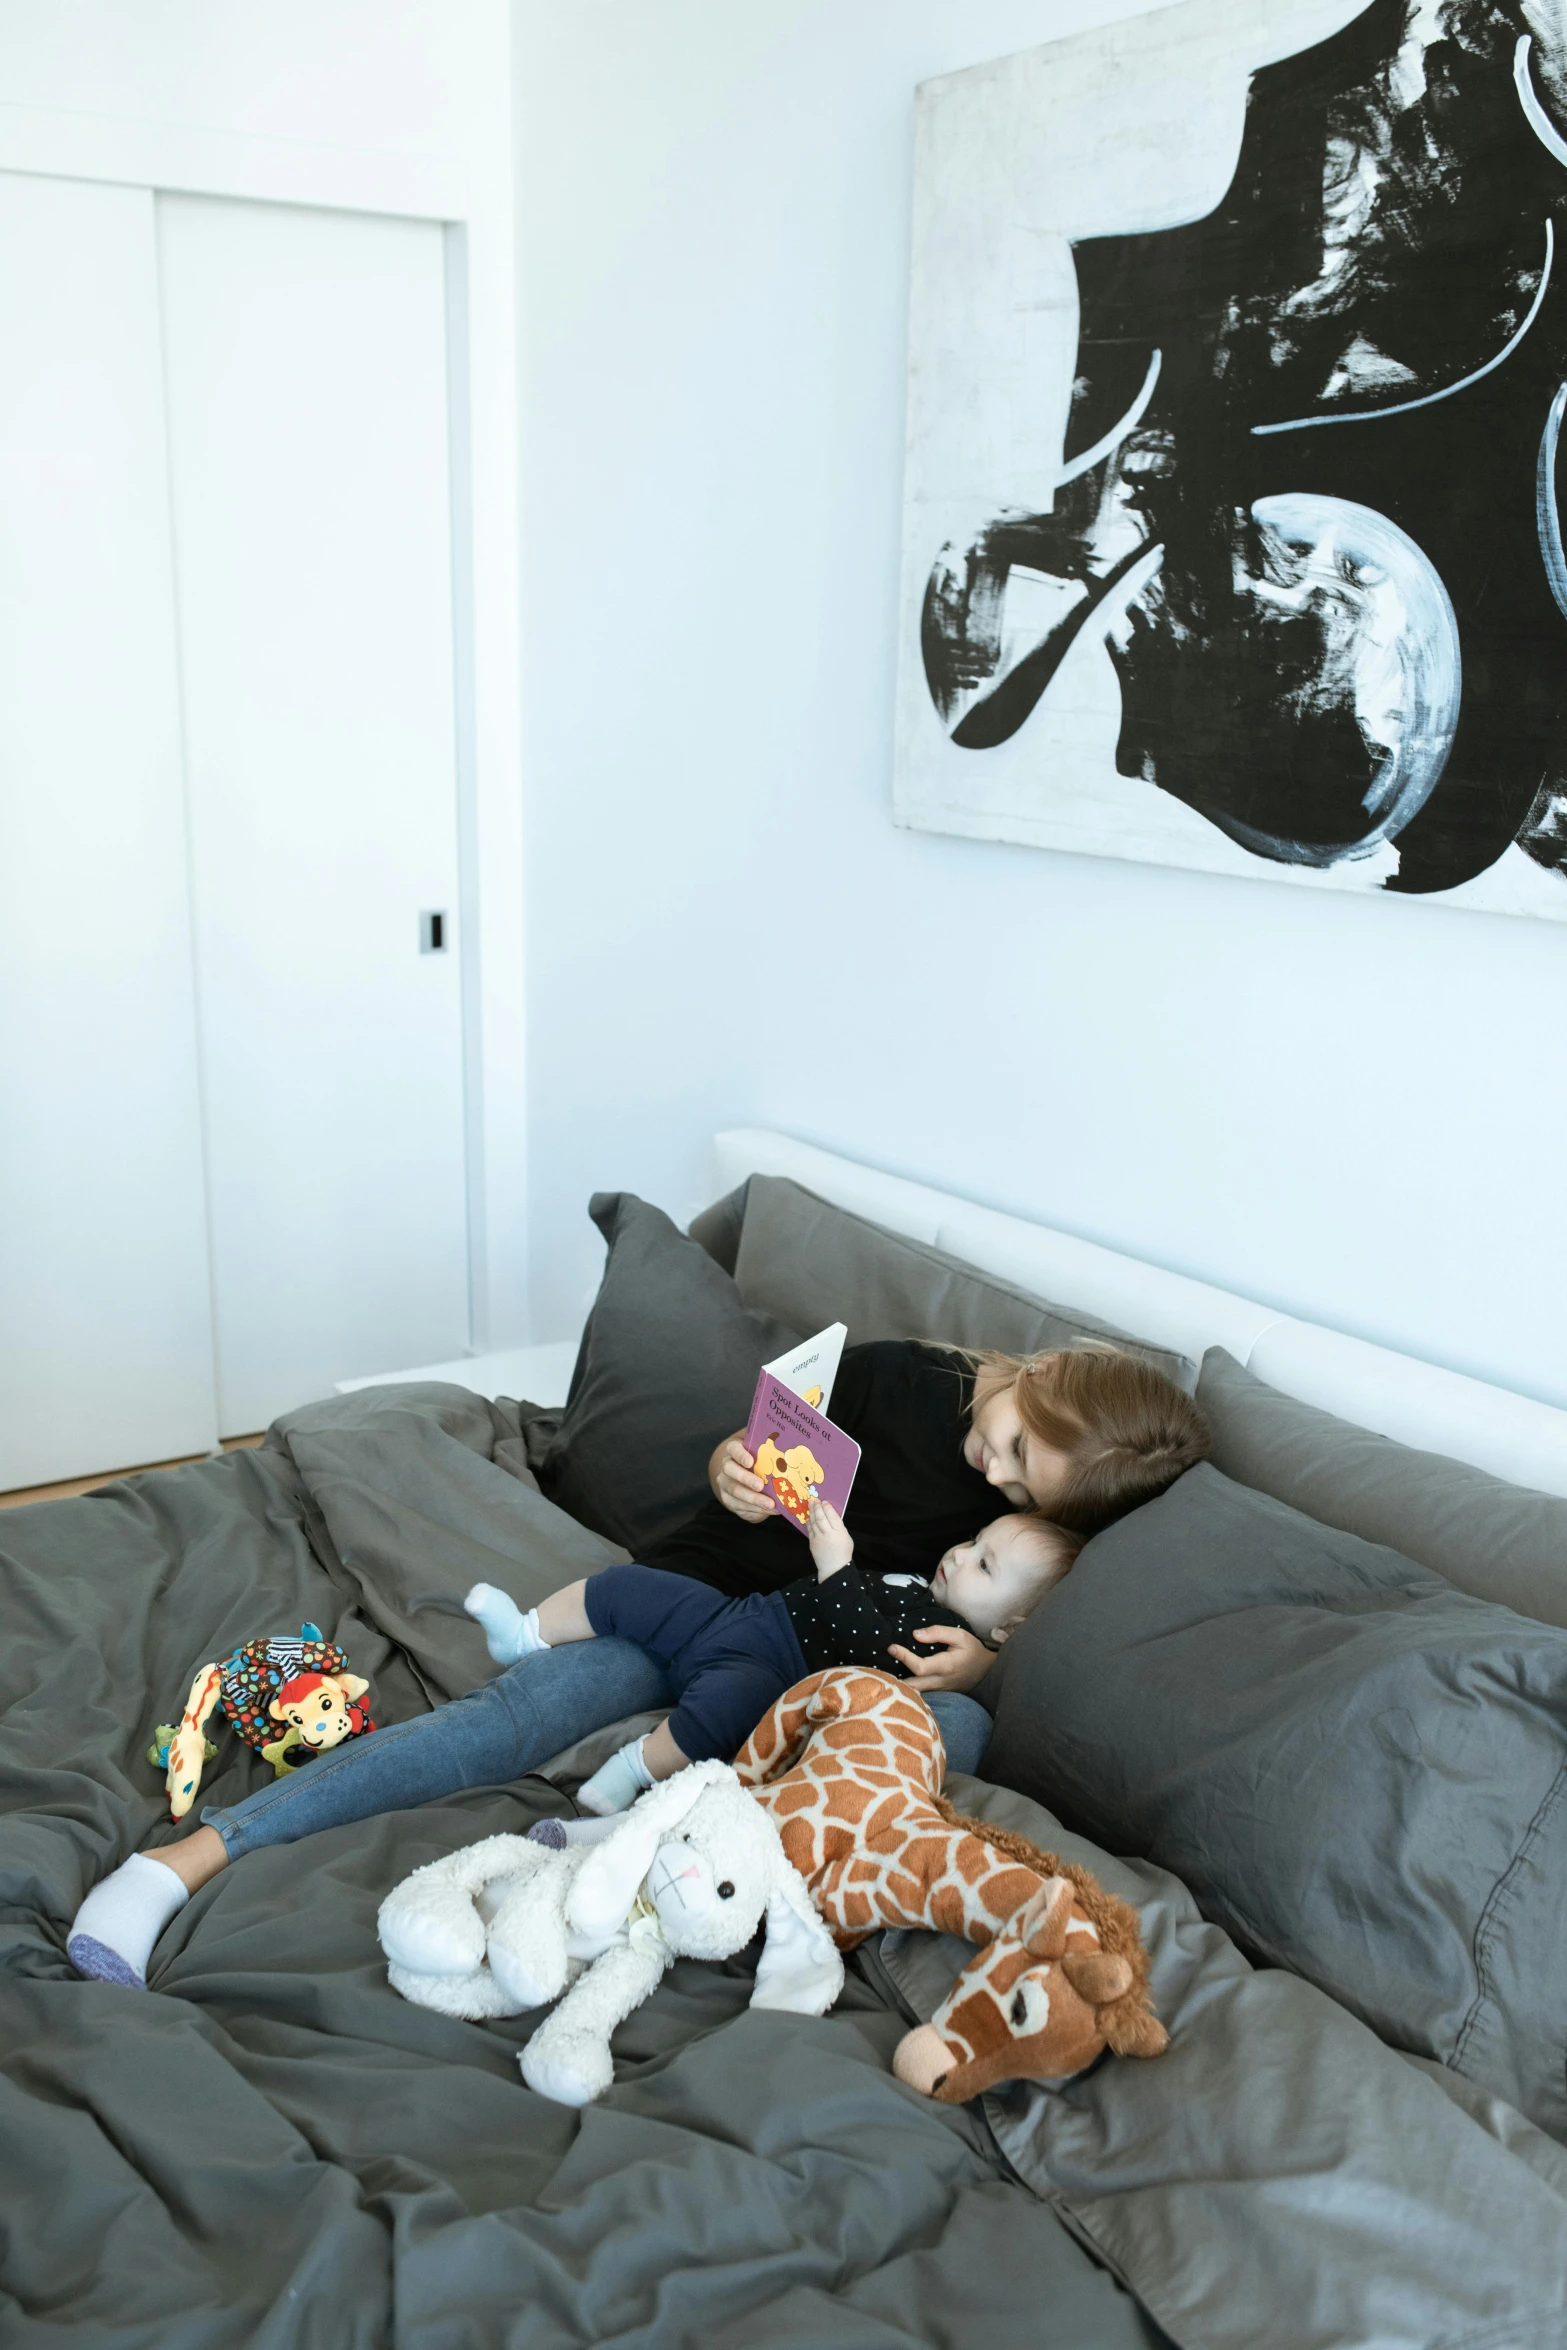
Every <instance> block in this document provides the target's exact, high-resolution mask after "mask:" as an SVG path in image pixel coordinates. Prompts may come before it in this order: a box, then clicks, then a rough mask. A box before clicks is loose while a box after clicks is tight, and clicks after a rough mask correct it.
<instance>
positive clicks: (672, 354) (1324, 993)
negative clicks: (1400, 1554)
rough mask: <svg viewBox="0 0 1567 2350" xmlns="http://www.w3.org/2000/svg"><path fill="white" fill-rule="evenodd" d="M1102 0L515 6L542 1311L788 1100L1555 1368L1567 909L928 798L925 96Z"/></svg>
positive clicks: (1096, 8) (1186, 1262) (852, 1148)
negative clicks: (912, 421)
mask: <svg viewBox="0 0 1567 2350" xmlns="http://www.w3.org/2000/svg"><path fill="white" fill-rule="evenodd" d="M1120 13H1128V12H1127V11H1122V10H1119V9H1117V8H1116V7H1114V6H1113V5H1111V4H1106V0H1098V4H1097V5H1096V4H1095V0H755V4H754V5H746V6H743V7H737V6H735V5H734V0H517V5H516V13H515V17H514V25H515V47H516V70H517V85H518V181H519V196H520V214H519V218H520V224H521V238H520V261H521V271H522V276H521V285H522V303H523V306H522V312H521V319H522V326H521V333H522V354H523V356H522V371H523V372H522V449H523V519H524V549H525V554H524V590H523V593H524V775H525V796H526V810H527V815H526V823H527V886H528V904H529V938H530V976H529V1013H530V1072H531V1155H532V1184H533V1248H534V1283H535V1297H536V1309H535V1335H536V1336H539V1337H544V1336H549V1335H552V1334H555V1333H557V1332H558V1331H560V1330H563V1329H566V1328H568V1327H570V1326H572V1324H573V1321H574V1317H575V1316H576V1315H577V1314H578V1313H579V1311H580V1308H581V1304H582V1301H583V1299H584V1297H585V1295H586V1294H587V1292H588V1291H589V1289H590V1287H591V1284H592V1281H593V1279H594V1278H595V1274H596V1267H597V1264H598V1261H599V1250H598V1244H597V1241H596V1237H595V1236H594V1234H593V1233H592V1231H591V1228H590V1227H589V1225H588V1223H587V1221H586V1217H585V1215H584V1203H585V1200H586V1197H587V1194H588V1193H589V1191H590V1190H592V1189H593V1188H594V1187H595V1186H619V1185H629V1186H631V1187H633V1188H635V1189H636V1190H638V1191H641V1192H642V1193H644V1194H645V1195H647V1196H650V1197H652V1198H654V1199H656V1200H658V1201H660V1202H661V1203H662V1204H663V1205H665V1206H666V1207H668V1208H669V1209H670V1210H671V1211H672V1212H674V1213H676V1214H684V1213H685V1212H687V1211H689V1210H691V1209H692V1208H694V1207H695V1206H696V1205H697V1204H698V1203H699V1202H700V1201H701V1199H702V1198H703V1196H704V1193H705V1191H706V1189H707V1188H708V1175H707V1163H706V1138H707V1136H708V1135H709V1133H710V1132H711V1131H712V1130H713V1129H715V1128H717V1127H719V1126H723V1125H733V1124H741V1123H757V1124H764V1125H772V1126H777V1127H781V1128H783V1129H785V1130H787V1131H789V1132H792V1133H795V1134H799V1135H802V1136H804V1137H806V1138H808V1139H810V1140H813V1141H816V1142H819V1143H823V1144H825V1145H827V1146H829V1147H831V1148H833V1149H836V1150H839V1151H842V1152H845V1153H848V1154H849V1155H851V1156H857V1157H860V1158H863V1159H866V1160H869V1161H872V1162H874V1163H876V1164H878V1165H881V1166H884V1167H887V1168H890V1169H893V1170H895V1171H897V1172H899V1173H902V1174H905V1175H909V1176H913V1177H917V1178H920V1179H922V1180H924V1181H927V1182H931V1183H935V1184H938V1185H942V1186H946V1187H949V1188H951V1189H953V1190H957V1191H961V1192H964V1193H968V1194H970V1195H972V1196H973V1197H975V1198H977V1199H979V1200H982V1201H986V1202H989V1203H991V1204H993V1205H996V1206H999V1207H1004V1208H1009V1209H1012V1210H1014V1211H1017V1212H1019V1213H1022V1214H1025V1215H1030V1216H1035V1217H1039V1218H1042V1219H1045V1220H1048V1221H1051V1222H1055V1223H1058V1224H1061V1225H1063V1226H1065V1227H1066V1228H1068V1229H1069V1230H1072V1231H1075V1232H1079V1233H1082V1234H1086V1235H1088V1236H1090V1237H1092V1238H1095V1239H1099V1240H1103V1241H1107V1242H1109V1243H1110V1244H1112V1245H1114V1246H1117V1247H1120V1248H1124V1249H1128V1250H1131V1251H1133V1252H1135V1253H1139V1254H1142V1255H1146V1256H1148V1257H1151V1258H1154V1259H1156V1260H1157V1261H1158V1262H1160V1263H1162V1264H1165V1265H1169V1266H1172V1267H1176V1268H1178V1269H1180V1270H1183V1271H1186V1272H1190V1273H1194V1274H1198V1275H1202V1276H1205V1277H1206V1278H1208V1279H1210V1280H1213V1281H1216V1282H1219V1283H1222V1284H1224V1285H1226V1286H1228V1287H1231V1288H1234V1289H1238V1290H1242V1291H1246V1292H1249V1293H1251V1294H1253V1295H1254V1296H1256V1297H1258V1298H1260V1299H1262V1300H1264V1301H1266V1302H1270V1303H1274V1304H1277V1305H1279V1306H1280V1307H1283V1308H1286V1309H1288V1310H1290V1311H1293V1312H1296V1313H1300V1314H1304V1315H1307V1316H1311V1317H1314V1318H1317V1319H1320V1320H1323V1321H1326V1322H1328V1323H1331V1324H1334V1325H1336V1326H1338V1327H1340V1328H1342V1329H1344V1330H1348V1331H1352V1332H1358V1333H1361V1334H1363V1335H1365V1336H1368V1337H1371V1338H1375V1339H1379V1340H1382V1341H1384V1342H1386V1343H1389V1344H1393V1345H1397V1346H1401V1347H1405V1348H1407V1349H1409V1350H1411V1351H1414V1352H1416V1353H1419V1354H1422V1355H1425V1356H1428V1357H1430V1358H1431V1359H1433V1360H1436V1361H1439V1362H1443V1363H1447V1364H1451V1365H1453V1366H1454V1367H1456V1368H1459V1369H1462V1370H1466V1371H1470V1372H1474V1373H1478V1374H1480V1375H1482V1376H1485V1377H1488V1378H1492V1379H1495V1380H1498V1381H1500V1382H1502V1383H1504V1384H1507V1385H1512V1386H1515V1387H1517V1388H1520V1389H1522V1390H1524V1391H1526V1392H1528V1393H1532V1394H1536V1395H1539V1396H1543V1397H1546V1398H1548V1399H1550V1400H1553V1401H1555V1402H1558V1403H1567V1354H1564V1350H1563V1348H1562V1345H1561V1337H1560V1334H1561V1330H1562V1325H1563V1319H1564V1316H1563V1303H1564V1297H1563V1290H1564V1281H1563V1273H1562V1251H1561V1249H1560V1247H1559V1245H1558V1243H1557V1226H1558V1222H1559V1218H1558V1214H1557V1209H1556V1201H1557V1193H1558V1189H1559V1187H1560V1185H1561V1182H1562V1170H1563V1167H1564V1164H1567V1084H1564V1077H1567V1036H1564V1025H1567V1024H1564V1022H1563V1018H1562V1007H1563V1003H1564V1000H1567V931H1564V930H1563V929H1561V928H1559V927H1556V926H1554V925H1548V924H1544V923H1531V922H1527V921H1523V920H1516V919H1510V920H1509V919H1502V918H1498V917H1494V916H1485V915H1477V914H1460V913H1456V912H1451V911H1447V910H1443V909H1440V908H1437V907H1433V906H1423V905H1421V904H1419V903H1418V902H1411V901H1407V900H1377V901H1371V902H1361V901H1357V900H1355V899H1352V898H1348V897H1345V898H1342V899H1340V898H1335V897H1334V896H1332V895H1331V894H1330V893H1323V894H1321V895H1317V894H1314V893H1313V894H1308V893H1305V892H1299V891H1294V890H1291V889H1289V888H1287V887H1284V886H1275V885H1272V884H1262V883H1253V882H1243V881H1230V880H1223V879H1219V878H1209V877H1204V876H1200V875H1196V874H1191V873H1182V872H1176V871H1170V870H1164V869H1160V868H1154V867H1146V866H1139V865H1134V864H1129V863H1118V862H1113V861H1109V860H1100V859H1089V858H1079V857H1071V856H1066V855H1061V854H1053V853H1049V852H1044V851H1039V850H1032V849H1025V848H1013V847H1006V846H996V845H990V844H982V843H977V842H965V841H958V840H953V839H943V838H938V837H935V836H931V835H926V834H921V833H913V832H903V831H898V830H896V829H895V828H894V826H893V824H892V821H891V813H890V803H891V773H890V768H891V744H892V704H893V682H894V626H895V598H896V588H897V573H898V534H899V503H900V484H901V474H902V431H903V406H904V380H903V379H904V354H905V323H904V309H905V299H906V289H907V276H908V249H907V240H908V215H909V141H910V100H911V92H912V90H913V86H914V84H915V82H916V81H917V80H919V79H921V78H922V77H924V76H926V75H929V74H933V73H939V72H945V71H948V70H950V69H952V68H955V67H958V66H962V65H965V64H969V63H972V62H974V61H976V60H978V59H981V58H983V57H986V56H990V55H998V54H1001V53H1003V52H1005V51H1006V50H1008V49H1012V48H1016V47H1022V46H1024V45H1026V44H1029V43H1031V42H1035V41H1040V40H1045V39H1050V38H1054V37H1057V36H1058V35H1061V34H1064V33H1068V32H1072V31H1077V30H1080V29H1082V28H1084V27H1085V26H1087V25H1090V24H1093V23H1095V22H1102V21H1105V20H1107V19H1109V18H1110V17H1111V16H1113V15H1116V14H1120Z"/></svg>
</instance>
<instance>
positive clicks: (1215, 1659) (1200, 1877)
mask: <svg viewBox="0 0 1567 2350" xmlns="http://www.w3.org/2000/svg"><path fill="white" fill-rule="evenodd" d="M1006 1654H1007V1671H1006V1673H1005V1676H1004V1677H1003V1679H1002V1684H1001V1691H1000V1699H999V1703H998V1706H997V1712H996V1727H995V1734H994V1737H993V1739H992V1741H991V1746H990V1751H989V1754H988V1755H987V1757H986V1762H985V1769H986V1773H987V1775H988V1776H989V1777H991V1778H993V1779H995V1780H998V1781H1000V1782H1001V1783H1002V1784H1004V1785H1008V1786H1012V1787H1016V1788H1017V1789H1018V1790H1019V1791H1020V1792H1021V1793H1023V1794H1025V1795H1032V1796H1034V1797H1035V1798H1036V1799H1037V1800H1039V1801H1041V1802H1045V1803H1048V1804H1049V1805H1050V1806H1051V1807H1052V1809H1054V1810H1056V1811H1058V1812H1060V1813H1061V1814H1062V1815H1063V1816H1064V1817H1065V1818H1066V1819H1067V1820H1068V1821H1069V1822H1070V1823H1071V1824H1072V1825H1074V1826H1076V1827H1079V1828H1080V1829H1082V1830H1083V1831H1084V1832H1085V1833H1087V1834H1089V1835H1091V1836H1093V1837H1094V1838H1095V1839H1096V1840H1097V1841H1098V1842H1099V1843H1101V1844H1106V1845H1108V1846H1109V1847H1110V1849H1111V1850H1112V1851H1115V1852H1137V1853H1146V1854H1147V1855H1148V1856H1149V1857H1150V1858H1151V1859H1153V1860H1155V1861H1157V1862H1158V1863H1159V1864H1160V1866H1161V1867H1163V1868H1168V1869H1173V1870H1174V1871H1175V1873H1176V1874H1177V1875H1178V1876H1181V1877H1184V1878H1185V1880H1186V1882H1187V1883H1188V1884H1189V1885H1190V1886H1191V1888H1192V1890H1193V1892H1194V1893H1195V1894H1196V1895H1197V1898H1198V1900H1199V1902H1200V1903H1201V1904H1202V1906H1203V1908H1204V1910H1205V1911H1206V1913H1207V1914H1208V1915H1209V1916H1210V1917H1212V1918H1213V1919H1214V1920H1215V1921H1216V1922H1217V1923H1218V1924H1220V1925H1222V1926H1224V1927H1225V1928H1226V1929H1227V1930H1228V1931H1229V1932H1230V1933H1231V1934H1232V1935H1233V1936H1234V1937H1235V1938H1236V1940H1237V1941H1239V1942H1240V1943H1241V1944H1242V1946H1243V1947H1244V1948H1245V1949H1247V1950H1248V1951H1249V1952H1250V1953H1251V1954H1252V1955H1254V1956H1255V1957H1257V1958H1259V1959H1261V1960H1263V1961H1265V1962H1269V1963H1272V1964H1275V1965H1279V1966H1284V1967H1289V1968H1291V1969H1293V1971H1294V1972H1295V1973H1297V1974H1300V1975H1304V1976H1305V1977H1306V1978H1307V1980H1308V1981H1311V1982H1314V1983H1316V1984H1318V1985H1319V1986H1320V1987H1321V1988H1322V1989H1323V1990H1325V1991H1329V1992H1331V1993H1332V1994H1333V1996H1334V1997H1335V1998H1336V1999H1339V2000H1341V2001H1342V2002H1343V2004H1344V2005H1345V2006H1346V2007H1349V2008H1352V2009H1353V2010H1354V2011H1355V2013H1356V2014H1358V2015H1359V2016H1361V2017H1362V2018H1363V2019H1364V2020H1365V2021H1366V2022H1367V2023H1369V2024H1370V2025H1371V2026H1372V2027H1373V2029H1374V2030H1376V2031H1378V2032H1380V2033H1382V2035H1383V2036H1384V2037H1385V2038H1386V2039H1388V2040H1390V2041H1392V2042H1393V2043H1394V2044H1395V2045H1397V2046H1399V2047H1402V2048H1406V2049H1410V2050H1412V2051H1413V2052H1414V2053H1416V2054H1417V2055H1426V2056H1433V2057H1437V2058H1439V2059H1440V2060H1441V2062H1442V2063H1444V2064H1446V2065H1449V2066H1451V2067H1452V2069H1453V2070H1454V2071H1455V2072H1458V2073H1462V2074H1465V2075H1467V2076H1468V2077H1469V2078H1470V2079H1471V2080H1473V2081H1475V2082H1477V2083H1479V2084H1480V2085H1481V2086H1482V2087H1485V2088H1488V2089H1491V2090H1494V2091H1497V2092H1498V2093H1499V2094H1500V2095H1502V2096H1503V2097H1506V2098H1509V2099H1510V2100H1511V2101H1512V2102H1513V2104H1515V2105H1517V2106H1518V2107H1520V2108H1521V2109H1522V2111H1523V2112H1525V2113H1526V2114H1528V2115H1529V2116H1530V2118H1531V2119H1532V2120H1534V2121H1535V2122H1537V2123H1538V2124H1539V2125H1540V2127H1541V2128H1542V2129H1546V2130H1549V2131H1551V2132H1552V2133H1553V2134H1554V2135H1556V2136H1558V2137H1563V2138H1567V1964H1564V1960H1563V1951H1564V1945H1567V1632H1563V1631H1561V1630H1559V1629H1558V1628H1557V1627H1555V1626H1554V1625H1547V1624H1538V1623H1533V1622H1531V1621H1529V1620H1527V1619H1526V1618H1524V1617H1522V1616H1519V1615H1516V1614H1514V1612H1513V1611H1512V1610H1511V1609H1510V1608H1503V1607H1497V1606H1495V1605H1493V1604H1492V1603H1491V1602H1489V1601H1486V1600H1482V1599H1476V1598H1473V1597H1472V1596H1471V1595H1470V1594H1469V1593H1467V1592H1462V1591H1455V1590H1453V1588H1452V1587H1451V1585H1450V1584H1448V1583H1446V1582H1444V1581H1443V1580H1442V1578H1441V1577H1440V1576H1437V1575H1435V1574H1433V1573H1432V1572H1431V1571H1430V1569H1429V1568H1426V1567H1422V1566H1418V1565H1416V1564H1415V1562H1414V1561H1413V1560H1411V1559H1407V1558H1403V1557H1400V1556H1399V1554H1398V1553H1397V1552H1396V1551H1392V1550H1385V1549H1381V1548H1379V1547H1376V1546H1374V1545H1372V1544H1371V1543H1368V1542H1362V1541H1360V1540H1358V1539H1357V1537H1356V1536H1354V1535H1352V1534H1345V1533H1342V1532H1340V1531H1339V1530H1338V1529H1336V1528H1333V1527H1328V1526H1322V1525H1319V1524H1317V1523H1316V1522H1315V1521H1314V1520H1312V1519H1310V1518H1307V1517H1303V1516H1302V1515H1301V1514H1300V1513H1299V1512H1298V1511H1296V1510H1292V1509H1289V1508H1287V1507H1286V1506H1285V1505H1284V1504H1283V1503H1282V1502H1277V1501H1273V1500H1271V1499H1270V1498H1269V1497H1268V1496H1266V1495H1264V1494H1260V1493H1254V1492H1250V1491H1248V1490H1247V1488H1246V1487H1245V1486H1242V1485H1236V1484H1233V1483H1232V1482H1231V1481H1230V1479H1229V1478H1227V1477H1224V1476H1222V1475H1221V1474H1220V1473H1219V1471H1218V1470H1217V1469H1215V1468H1213V1467H1211V1466H1210V1465H1208V1464H1207V1463H1203V1464H1201V1465H1200V1466H1199V1467H1197V1468H1195V1469H1191V1470H1189V1471H1188V1472H1187V1474H1186V1475H1185V1476H1184V1477H1182V1478H1180V1479H1179V1480H1178V1482H1177V1483H1176V1484H1175V1485H1173V1486H1172V1487H1171V1488H1170V1490H1169V1492H1168V1493H1166V1494H1164V1495H1162V1496H1161V1497H1160V1499H1159V1500H1157V1501H1153V1502H1149V1503H1148V1504H1147V1505H1146V1506H1145V1507H1144V1508H1142V1509H1139V1510H1134V1511H1133V1512H1132V1514H1131V1516H1130V1517H1127V1518H1123V1519H1122V1520H1121V1521H1120V1523H1119V1524H1118V1525H1115V1526H1111V1527H1109V1528H1108V1529H1107V1530H1106V1531H1105V1532H1104V1533H1103V1534H1100V1535H1097V1536H1096V1537H1095V1539H1094V1540H1093V1541H1092V1542H1091V1543H1089V1545H1088V1546H1087V1548H1086V1549H1085V1550H1084V1551H1083V1553H1082V1556H1081V1557H1080V1558H1079V1560H1078V1562H1077V1564H1076V1566H1075V1567H1074V1568H1073V1570H1072V1572H1071V1574H1070V1575H1068V1576H1067V1578H1066V1580H1065V1581H1064V1582H1062V1583H1060V1584H1058V1585H1057V1586H1056V1588H1055V1589H1054V1590H1053V1591H1051V1592H1050V1593H1048V1594H1047V1596H1046V1597H1045V1599H1044V1600H1043V1601H1042V1602H1041V1603H1040V1605H1039V1607H1038V1608H1037V1609H1036V1610H1035V1611H1034V1613H1033V1615H1031V1616H1030V1617H1029V1619H1028V1621H1027V1622H1026V1623H1025V1624H1024V1625H1023V1626H1022V1627H1021V1629H1020V1630H1019V1631H1017V1632H1016V1633H1014V1635H1013V1637H1012V1639H1011V1640H1010V1641H1008V1643H1007V1650H1006Z"/></svg>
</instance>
